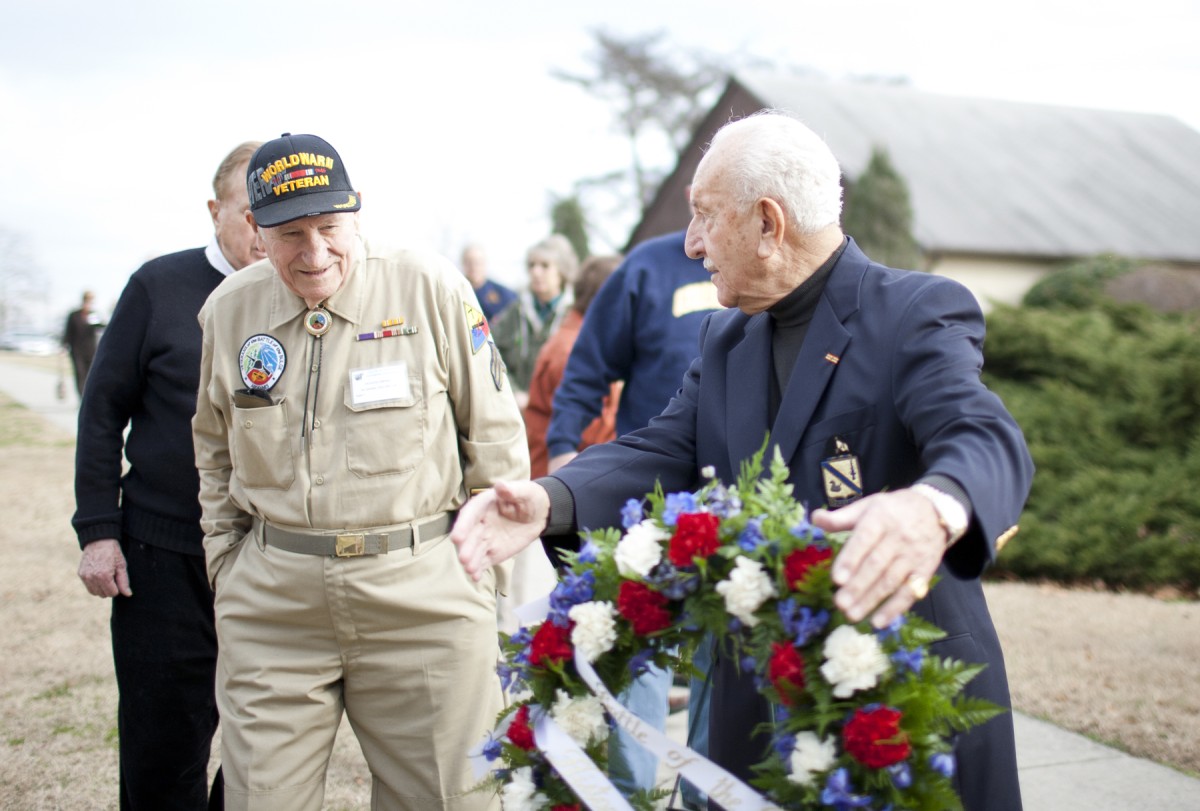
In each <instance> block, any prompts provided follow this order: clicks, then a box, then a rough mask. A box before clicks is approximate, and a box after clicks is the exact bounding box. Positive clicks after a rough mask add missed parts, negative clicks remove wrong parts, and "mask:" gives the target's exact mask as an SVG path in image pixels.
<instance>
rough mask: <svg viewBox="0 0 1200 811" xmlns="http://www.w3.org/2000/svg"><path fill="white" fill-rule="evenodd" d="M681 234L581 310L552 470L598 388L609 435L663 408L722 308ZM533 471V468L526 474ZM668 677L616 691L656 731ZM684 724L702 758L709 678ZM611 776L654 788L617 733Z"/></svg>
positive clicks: (555, 423) (661, 673) (556, 409)
mask: <svg viewBox="0 0 1200 811" xmlns="http://www.w3.org/2000/svg"><path fill="white" fill-rule="evenodd" d="M684 236H685V232H684V231H678V232H675V233H672V234H667V235H665V236H661V237H654V238H653V239H648V240H646V241H644V242H642V243H640V244H638V245H637V246H636V247H635V248H634V249H633V250H632V251H630V252H629V257H628V258H627V259H626V260H625V261H624V262H623V263H622V264H621V266H620V267H619V268H617V270H616V271H615V272H614V273H613V275H612V276H611V277H610V278H609V279H608V281H607V282H605V283H604V286H603V287H602V288H600V292H599V293H598V294H597V296H596V299H595V301H593V302H592V305H591V307H590V309H589V311H588V312H589V315H588V318H586V319H585V320H584V322H583V326H582V328H581V329H580V331H579V337H578V339H577V340H576V341H575V345H574V348H573V349H572V350H571V356H570V359H569V360H568V361H567V364H566V369H565V370H564V372H563V378H562V382H561V384H560V385H559V387H558V390H557V392H556V393H555V395H554V406H553V411H552V416H551V418H550V425H549V428H548V430H547V432H546V444H547V446H548V448H549V453H550V457H551V459H550V464H549V466H548V467H549V472H551V473H553V472H554V471H556V470H558V469H559V468H560V467H562V466H563V465H564V464H566V463H567V462H569V461H570V460H571V459H573V458H574V457H575V455H576V453H577V452H578V451H579V450H581V447H580V438H581V436H582V434H581V431H582V430H583V426H585V425H587V424H588V420H591V419H594V418H595V417H596V415H597V414H598V413H600V409H601V407H602V404H603V402H604V399H605V397H606V396H607V386H609V385H611V384H612V383H613V382H614V381H624V388H623V390H622V394H621V402H620V407H619V408H618V410H617V434H618V435H623V434H628V433H630V432H632V431H635V430H637V429H638V428H644V427H645V426H646V424H647V423H649V422H650V419H651V418H652V417H654V416H655V415H657V414H658V413H660V412H661V411H662V410H663V409H664V408H666V407H667V403H668V402H670V400H671V397H672V395H674V394H675V392H676V390H677V389H678V388H679V381H681V380H682V379H683V375H684V373H685V372H686V371H687V368H688V366H689V365H690V364H691V362H692V360H693V359H694V358H695V357H696V355H698V354H699V352H700V348H699V336H700V325H701V324H702V323H703V321H704V319H705V318H706V317H707V316H708V315H709V314H710V313H712V312H713V311H714V310H719V309H721V304H720V302H718V301H717V288H716V287H715V286H714V285H713V283H712V281H711V280H710V279H709V277H708V271H706V270H705V269H704V263H703V262H701V261H700V260H699V259H692V258H690V257H688V255H687V253H685V251H684ZM534 475H535V476H536V475H542V474H536V473H535V474H534ZM710 652H711V646H710V645H707V644H702V645H701V646H700V647H699V648H698V649H697V651H696V654H695V658H694V660H693V665H694V666H695V667H696V669H697V670H698V671H700V672H701V673H705V674H707V672H708V669H709V667H710V666H711V656H710ZM671 680H672V674H671V672H670V671H669V670H664V669H662V668H659V667H651V668H650V669H649V670H648V671H646V672H645V673H643V674H642V675H641V676H639V677H638V678H637V680H636V681H635V682H634V683H633V685H632V686H631V687H630V688H629V689H628V690H627V691H626V692H625V693H624V694H623V695H622V703H624V704H625V706H626V707H628V708H629V709H630V710H631V711H632V712H633V713H634V714H636V715H637V716H638V717H639V718H642V719H643V720H645V721H647V722H649V723H651V724H653V725H654V726H655V727H656V728H658V729H662V728H663V727H664V726H665V724H666V716H667V712H668V694H669V691H670V687H671ZM689 687H690V689H689V698H688V718H689V721H688V729H689V731H690V733H691V734H690V735H689V738H690V745H691V747H692V748H693V749H694V750H696V751H697V752H700V753H701V754H704V753H705V752H706V751H707V743H708V709H707V708H708V697H709V685H708V680H707V679H706V678H703V677H692V678H691V680H690V682H689ZM609 749H610V754H609V765H610V769H611V771H612V772H613V774H614V777H615V779H614V782H615V783H616V785H617V786H618V788H620V789H621V790H622V791H624V792H625V793H626V794H629V793H631V792H632V791H634V790H637V789H648V788H651V787H652V786H653V785H654V780H655V776H656V774H657V770H658V758H656V757H655V756H654V755H653V754H652V753H650V752H649V751H647V750H646V749H644V748H643V747H642V746H641V745H640V744H638V743H637V742H636V741H634V740H633V739H632V737H631V736H630V735H629V734H628V733H627V732H625V730H623V729H619V728H618V729H617V731H616V735H615V736H614V738H613V739H612V742H611V743H610V745H609ZM683 799H684V802H685V804H686V805H688V806H690V807H695V808H698V807H702V805H703V801H704V798H703V795H702V793H701V792H699V791H698V790H696V789H694V787H693V786H692V785H691V784H690V783H687V782H684V783H683Z"/></svg>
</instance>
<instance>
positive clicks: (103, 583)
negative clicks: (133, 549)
mask: <svg viewBox="0 0 1200 811" xmlns="http://www.w3.org/2000/svg"><path fill="white" fill-rule="evenodd" d="M79 579H80V580H82V581H83V585H84V586H85V587H86V588H87V590H88V593H89V594H94V595H96V596H97V597H116V596H117V595H118V594H121V595H123V596H125V597H132V596H133V591H132V590H131V589H130V588H129V572H128V571H127V570H126V568H125V555H124V554H122V552H121V544H120V543H118V542H117V541H116V539H114V538H105V539H103V540H99V541H92V542H91V543H89V544H88V545H87V546H85V547H83V557H82V558H80V560H79Z"/></svg>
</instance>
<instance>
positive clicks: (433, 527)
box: [263, 512, 455, 558]
mask: <svg viewBox="0 0 1200 811" xmlns="http://www.w3.org/2000/svg"><path fill="white" fill-rule="evenodd" d="M454 516H455V514H454V513H452V512H445V513H442V514H441V515H435V516H434V517H432V518H425V519H422V520H421V521H414V522H413V523H411V524H407V525H405V526H402V527H399V528H397V529H394V530H389V531H388V532H368V531H363V532H354V531H351V530H346V531H344V532H315V531H314V532H293V531H292V530H288V529H283V528H282V527H277V526H275V525H274V524H268V523H266V522H264V523H263V542H264V543H266V544H267V545H268V546H274V547H275V548H276V549H283V550H284V551H286V552H295V553H297V554H300V555H324V556H327V557H336V558H356V557H359V556H361V555H386V554H387V553H388V552H396V551H398V550H400V549H408V548H409V547H410V546H412V545H413V536H414V532H413V530H414V529H415V530H416V532H415V535H416V539H417V543H418V544H419V543H420V542H421V541H423V540H427V539H433V538H438V537H441V536H442V535H445V534H446V533H447V532H449V531H450V527H452V526H454Z"/></svg>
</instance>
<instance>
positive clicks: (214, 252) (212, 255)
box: [204, 234, 236, 276]
mask: <svg viewBox="0 0 1200 811" xmlns="http://www.w3.org/2000/svg"><path fill="white" fill-rule="evenodd" d="M204 258H205V259H207V260H208V263H209V264H210V265H212V266H213V267H215V268H216V269H217V270H219V271H221V275H222V276H232V275H233V274H234V273H235V272H236V271H235V269H234V267H233V265H231V264H229V260H228V259H226V258H225V254H224V253H222V252H221V246H220V244H219V243H218V242H217V236H216V234H214V235H213V236H212V238H211V239H210V240H209V241H208V245H206V246H205V247H204Z"/></svg>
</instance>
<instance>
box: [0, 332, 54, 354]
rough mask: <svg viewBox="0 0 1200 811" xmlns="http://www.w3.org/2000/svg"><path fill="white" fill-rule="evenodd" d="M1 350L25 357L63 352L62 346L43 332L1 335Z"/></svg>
mask: <svg viewBox="0 0 1200 811" xmlns="http://www.w3.org/2000/svg"><path fill="white" fill-rule="evenodd" d="M0 349H4V350H7V351H9V352H20V353H22V354H24V355H54V354H57V353H58V352H60V351H61V350H62V344H61V343H60V342H59V340H58V338H56V337H55V336H53V335H47V334H45V333H43V332H6V333H4V334H3V335H0Z"/></svg>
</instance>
